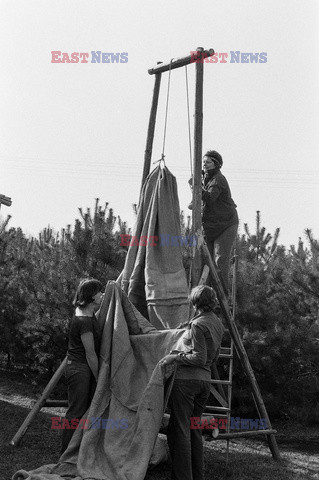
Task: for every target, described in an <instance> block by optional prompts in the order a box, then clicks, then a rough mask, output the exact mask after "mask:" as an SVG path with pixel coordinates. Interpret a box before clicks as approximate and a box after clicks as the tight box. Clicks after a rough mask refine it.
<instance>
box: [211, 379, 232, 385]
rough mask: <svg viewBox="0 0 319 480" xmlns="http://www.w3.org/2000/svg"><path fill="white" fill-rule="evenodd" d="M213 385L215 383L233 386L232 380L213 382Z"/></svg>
mask: <svg viewBox="0 0 319 480" xmlns="http://www.w3.org/2000/svg"><path fill="white" fill-rule="evenodd" d="M211 383H215V384H216V385H231V384H232V382H231V381H230V380H214V379H212V380H211Z"/></svg>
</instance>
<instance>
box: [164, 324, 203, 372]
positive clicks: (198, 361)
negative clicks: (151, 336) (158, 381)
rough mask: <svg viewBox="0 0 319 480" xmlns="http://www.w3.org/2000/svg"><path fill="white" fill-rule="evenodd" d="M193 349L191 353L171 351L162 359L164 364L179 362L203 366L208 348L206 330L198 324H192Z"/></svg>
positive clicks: (180, 363) (179, 363)
mask: <svg viewBox="0 0 319 480" xmlns="http://www.w3.org/2000/svg"><path fill="white" fill-rule="evenodd" d="M191 338H192V343H193V349H192V352H191V353H183V352H181V353H171V354H169V355H166V357H164V358H163V359H162V360H161V362H160V363H161V364H162V365H169V364H170V363H173V362H175V361H176V362H177V364H178V365H189V366H192V367H203V366H204V365H205V364H206V361H207V349H206V340H205V335H204V332H203V331H202V329H201V328H200V327H198V326H197V325H192V326H191Z"/></svg>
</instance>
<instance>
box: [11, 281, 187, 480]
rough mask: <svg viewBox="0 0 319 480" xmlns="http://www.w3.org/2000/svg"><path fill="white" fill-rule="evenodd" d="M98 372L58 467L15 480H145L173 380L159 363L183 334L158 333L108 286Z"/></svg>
mask: <svg viewBox="0 0 319 480" xmlns="http://www.w3.org/2000/svg"><path fill="white" fill-rule="evenodd" d="M99 322H100V325H101V327H102V333H101V335H102V342H101V350H100V369H99V376H98V382H97V388H96V392H95V395H94V398H93V400H92V403H91V406H90V408H89V410H88V412H87V413H86V415H85V416H84V417H85V418H87V419H88V428H87V429H82V430H80V429H78V430H76V431H75V433H74V436H73V438H72V440H71V442H70V444H69V447H68V449H67V450H66V451H65V452H64V454H63V455H62V457H61V458H60V460H59V463H58V464H57V465H45V466H43V467H40V468H38V469H36V470H33V471H31V472H26V471H24V470H20V471H18V472H17V473H15V475H14V476H13V479H14V480H20V479H28V480H61V479H63V478H64V479H65V477H71V478H76V479H77V480H80V479H86V480H88V479H96V480H102V479H103V480H143V479H144V477H145V474H146V470H147V467H148V464H149V460H150V457H151V455H152V452H153V449H154V445H155V442H156V439H157V434H158V431H159V429H160V426H161V422H162V417H163V404H164V384H165V380H166V379H167V378H168V377H169V375H170V374H171V372H172V370H171V371H166V370H164V369H163V368H162V367H160V366H159V365H158V361H159V360H160V359H161V358H163V357H164V356H165V355H166V354H168V353H169V352H170V350H171V349H174V348H176V346H177V345H178V343H179V340H180V339H181V336H182V334H183V333H184V330H164V331H158V330H156V329H155V328H154V327H153V326H152V325H151V324H150V323H149V322H148V321H147V320H145V319H144V318H143V317H142V316H141V314H140V313H139V312H138V311H137V310H136V309H135V308H134V307H133V305H132V304H131V303H130V302H129V300H128V298H127V296H126V294H125V293H124V292H122V291H121V289H120V288H119V286H118V285H117V284H116V283H115V282H109V283H108V285H107V289H106V294H105V297H104V301H103V304H102V306H101V310H100V314H99Z"/></svg>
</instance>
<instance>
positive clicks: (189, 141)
mask: <svg viewBox="0 0 319 480" xmlns="http://www.w3.org/2000/svg"><path fill="white" fill-rule="evenodd" d="M185 78H186V98H187V120H188V143H189V162H190V167H191V177H192V176H193V159H192V140H191V122H190V117H189V95H188V76H187V65H185Z"/></svg>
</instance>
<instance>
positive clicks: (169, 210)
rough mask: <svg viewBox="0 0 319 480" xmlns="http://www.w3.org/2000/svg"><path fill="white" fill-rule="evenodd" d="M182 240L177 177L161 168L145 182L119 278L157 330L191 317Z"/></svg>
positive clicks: (174, 326) (131, 297)
mask: <svg viewBox="0 0 319 480" xmlns="http://www.w3.org/2000/svg"><path fill="white" fill-rule="evenodd" d="M181 243H183V239H182V237H181V227H180V209H179V200H178V195H177V184H176V178H175V177H174V176H173V175H172V174H171V172H170V171H169V170H168V168H166V167H164V168H161V167H160V166H159V167H157V168H156V169H155V170H153V172H151V173H150V174H149V176H148V177H147V179H146V181H145V183H144V185H143V189H142V194H141V199H140V203H139V208H138V215H137V221H136V224H135V227H134V231H133V236H132V242H131V246H130V247H129V251H128V254H127V257H126V262H125V267H124V271H123V277H122V288H123V290H124V291H125V292H126V293H128V297H129V299H130V300H131V302H132V303H133V304H134V305H135V306H136V307H137V308H138V309H139V311H140V312H142V314H143V315H144V316H146V317H147V318H149V320H150V322H151V323H152V324H153V325H154V326H155V327H156V328H157V329H162V328H176V327H177V326H178V325H179V324H180V323H182V322H185V320H187V319H188V318H189V307H188V305H189V304H188V299H187V297H188V287H187V280H186V274H185V269H184V267H183V261H182V252H181ZM184 244H185V242H184Z"/></svg>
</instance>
